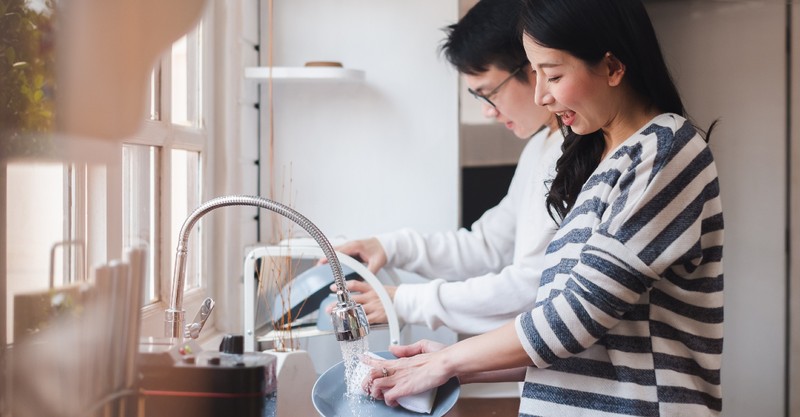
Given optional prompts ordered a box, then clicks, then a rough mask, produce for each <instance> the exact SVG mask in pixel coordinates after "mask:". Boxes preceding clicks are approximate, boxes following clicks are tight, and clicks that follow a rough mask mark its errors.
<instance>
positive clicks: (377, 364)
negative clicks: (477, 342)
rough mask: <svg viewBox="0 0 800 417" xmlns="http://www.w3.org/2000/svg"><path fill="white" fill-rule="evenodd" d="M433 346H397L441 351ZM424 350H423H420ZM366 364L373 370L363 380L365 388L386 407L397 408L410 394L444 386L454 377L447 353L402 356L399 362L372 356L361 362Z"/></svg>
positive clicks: (418, 344)
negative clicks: (401, 399) (449, 366)
mask: <svg viewBox="0 0 800 417" xmlns="http://www.w3.org/2000/svg"><path fill="white" fill-rule="evenodd" d="M429 343H430V344H421V343H420V342H418V343H416V344H415V345H417V346H416V347H412V346H415V345H411V346H405V347H397V348H401V349H399V350H403V349H402V348H406V347H408V348H411V349H409V352H411V351H414V350H415V349H424V348H433V349H436V348H441V347H442V346H440V345H439V344H438V343H434V342H429ZM420 351H421V350H420ZM362 361H363V362H364V363H366V364H367V365H369V366H370V367H372V370H371V371H370V373H369V374H368V375H367V377H366V378H365V379H364V382H363V384H362V388H363V389H364V391H365V392H367V393H369V395H370V396H372V397H373V398H375V399H378V400H380V399H382V400H383V401H384V402H385V403H386V405H388V406H390V407H396V406H397V405H398V402H397V399H398V398H401V397H405V396H408V395H413V394H417V393H420V392H423V391H427V390H429V389H432V388H436V387H438V386H440V385H443V384H444V383H445V382H447V380H449V379H450V378H451V377H453V376H454V375H453V372H452V371H451V370H449V368H448V364H449V361H448V360H447V355H446V354H445V351H444V350H439V351H435V352H432V353H419V354H417V355H415V356H410V357H402V358H399V359H396V360H380V359H373V358H370V357H364V358H363V359H362Z"/></svg>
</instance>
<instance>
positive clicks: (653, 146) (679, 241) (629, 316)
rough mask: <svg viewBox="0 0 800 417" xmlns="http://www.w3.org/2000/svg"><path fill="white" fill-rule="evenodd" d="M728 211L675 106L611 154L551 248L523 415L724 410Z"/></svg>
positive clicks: (699, 145)
mask: <svg viewBox="0 0 800 417" xmlns="http://www.w3.org/2000/svg"><path fill="white" fill-rule="evenodd" d="M722 242H723V222H722V207H721V204H720V197H719V183H718V178H717V171H716V167H715V165H714V160H713V157H712V156H711V152H710V150H709V148H708V146H707V144H706V143H705V141H704V140H703V139H702V137H700V135H698V133H697V131H696V130H695V128H694V127H693V126H692V125H691V124H690V123H688V122H687V121H686V120H685V119H684V118H682V117H680V116H678V115H675V114H662V115H660V116H658V117H656V118H655V119H653V120H652V121H651V122H650V123H648V124H647V125H646V126H645V127H644V128H643V129H642V130H641V131H640V132H638V133H637V134H636V135H634V136H632V137H631V138H629V139H628V140H627V141H625V143H623V144H622V145H621V146H620V147H619V148H618V149H617V150H615V152H614V153H613V154H612V155H611V156H610V157H609V158H606V159H605V160H604V161H603V162H602V163H601V164H600V165H599V166H598V168H597V170H596V171H595V172H594V174H593V175H592V176H591V178H590V179H589V180H588V181H587V182H586V184H585V185H584V187H583V190H582V191H581V193H580V195H579V196H578V199H577V201H576V204H575V206H574V208H573V210H572V211H571V212H570V213H569V214H568V215H567V217H566V218H565V219H564V221H563V222H562V225H561V228H560V229H559V231H558V232H557V233H556V235H555V237H554V238H553V241H552V242H551V244H550V245H549V247H548V249H547V255H546V269H545V271H544V272H543V275H542V280H541V284H540V287H539V291H538V294H537V299H536V301H537V304H536V307H535V308H534V310H532V311H530V312H526V313H523V314H521V315H519V316H518V317H517V319H516V328H517V334H518V336H519V338H520V341H521V342H522V345H523V347H524V348H525V350H526V351H527V352H528V355H530V357H531V358H532V359H533V362H534V364H535V366H534V367H530V368H529V369H528V372H527V376H526V378H525V385H524V388H523V392H522V401H521V404H520V416H573V415H590V416H621V415H626V416H627V415H634V416H693V417H697V416H708V415H712V416H713V415H719V413H720V411H721V408H722V396H721V387H720V363H721V355H722V321H723V297H722V290H723V280H722Z"/></svg>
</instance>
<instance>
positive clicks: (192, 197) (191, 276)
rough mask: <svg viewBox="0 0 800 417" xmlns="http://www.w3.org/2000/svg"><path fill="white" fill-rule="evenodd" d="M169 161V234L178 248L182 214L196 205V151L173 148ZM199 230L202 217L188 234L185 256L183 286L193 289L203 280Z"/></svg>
mask: <svg viewBox="0 0 800 417" xmlns="http://www.w3.org/2000/svg"><path fill="white" fill-rule="evenodd" d="M171 155H172V160H171V165H172V180H171V181H172V184H171V185H172V191H171V193H170V194H171V198H172V200H171V207H172V216H171V218H172V221H171V224H172V226H171V227H170V230H171V232H170V236H172V240H171V241H172V245H171V246H170V247H171V248H173V250H174V249H175V248H177V247H178V238H179V234H180V230H181V226H183V222H184V221H185V220H186V217H188V216H189V214H190V213H191V212H192V211H194V209H196V208H197V206H199V205H200V195H201V194H200V192H201V189H200V178H201V172H200V152H193V151H186V150H181V149H173V150H172V152H171ZM202 230H203V222H202V220H201V221H199V222H197V223H196V224H195V225H194V227H193V228H192V230H191V232H190V234H189V246H188V256H187V259H186V282H185V288H186V289H187V290H188V289H191V288H197V287H199V286H202V285H203V284H204V283H203V282H202V280H201V269H200V265H201V261H202V247H201V246H200V242H201V241H202V240H201V236H202ZM174 262H175V259H172V269H171V270H173V269H174V267H175V265H174Z"/></svg>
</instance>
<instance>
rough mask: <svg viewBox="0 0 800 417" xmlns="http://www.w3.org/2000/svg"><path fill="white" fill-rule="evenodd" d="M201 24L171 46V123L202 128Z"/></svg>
mask: <svg viewBox="0 0 800 417" xmlns="http://www.w3.org/2000/svg"><path fill="white" fill-rule="evenodd" d="M201 39H202V24H201V25H198V26H197V28H196V29H195V30H194V31H192V32H190V33H189V34H188V35H186V36H184V37H182V38H181V39H179V40H178V41H177V42H175V43H174V44H173V45H172V55H171V61H172V80H171V81H172V96H171V102H172V107H171V111H172V113H171V114H172V123H174V124H178V125H183V126H191V127H200V125H201V123H200V118H199V114H200V109H201V107H202V103H201V100H200V97H201V96H202V94H201V83H200V80H202V79H203V78H202V73H201V63H202V48H201Z"/></svg>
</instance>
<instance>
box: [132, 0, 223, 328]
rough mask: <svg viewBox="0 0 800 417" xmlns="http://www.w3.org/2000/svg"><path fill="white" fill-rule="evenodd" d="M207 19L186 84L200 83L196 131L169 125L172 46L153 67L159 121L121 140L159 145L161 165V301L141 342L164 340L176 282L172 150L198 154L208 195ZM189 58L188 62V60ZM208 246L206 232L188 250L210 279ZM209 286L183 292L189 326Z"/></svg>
mask: <svg viewBox="0 0 800 417" xmlns="http://www.w3.org/2000/svg"><path fill="white" fill-rule="evenodd" d="M209 9H211V8H209ZM210 20H211V18H210V16H209V13H208V12H207V13H206V15H205V16H204V17H203V19H202V20H201V21H200V24H202V25H203V28H202V30H201V31H200V33H201V36H202V39H201V40H200V45H201V46H200V47H201V49H202V50H201V52H200V53H201V57H202V60H201V61H200V66H199V68H198V70H199V74H196V73H194V72H193V71H190V74H188V78H189V80H190V82H192V78H193V77H198V76H199V80H197V78H194V79H195V80H197V81H198V85H199V86H200V92H201V94H200V95H197V96H196V97H195V94H194V91H191V92H187V97H188V98H189V99H195V100H196V103H195V104H194V106H190V107H194V108H196V109H197V112H198V114H197V115H196V126H187V125H183V124H175V123H172V72H171V64H172V62H171V61H172V60H171V51H172V48H171V47H170V48H169V49H168V50H167V51H166V52H165V53H164V54H163V55H162V57H161V58H160V60H159V61H158V62H157V63H156V65H155V66H154V68H153V70H154V71H155V75H156V76H155V77H154V78H155V82H156V85H155V87H154V88H153V90H154V91H155V92H156V93H157V94H158V95H159V96H158V97H156V100H155V101H154V102H155V103H156V105H157V108H156V109H154V112H153V113H154V114H155V115H156V116H157V117H156V118H157V119H158V120H151V119H149V116H150V112H149V111H148V112H146V114H147V115H148V120H145V121H144V123H143V124H142V128H141V129H140V131H139V132H138V133H137V134H135V135H133V136H132V137H130V138H128V139H126V140H125V141H124V142H125V144H132V145H148V146H157V147H158V148H159V149H160V151H159V153H160V155H161V157H160V158H159V164H160V165H159V170H158V178H157V183H158V188H159V191H158V196H159V197H158V203H157V209H156V210H157V212H156V213H155V215H156V221H157V224H158V228H159V231H158V241H159V247H160V250H159V251H158V253H157V254H154V258H153V260H152V261H153V262H157V264H156V265H158V268H156V269H157V274H158V278H157V280H156V285H157V288H158V291H157V293H158V294H159V297H158V301H156V302H154V303H150V304H147V305H144V306H143V307H142V311H141V314H142V323H141V324H142V325H141V335H142V336H143V337H148V336H152V337H163V336H164V311H165V310H166V309H167V308H168V307H169V303H170V298H171V291H172V281H173V278H174V277H173V264H174V262H175V248H173V247H171V245H170V242H171V240H172V238H173V236H172V234H173V233H177V231H174V232H173V231H171V226H172V224H171V222H172V219H171V218H170V213H171V209H172V207H171V206H172V203H171V199H170V198H169V196H171V195H172V184H171V180H170V176H171V174H170V173H171V172H172V151H173V150H184V151H188V152H198V153H199V154H200V161H199V163H200V165H199V171H200V174H201V175H202V177H201V178H200V179H199V181H200V184H201V189H200V200H201V201H203V200H204V199H205V195H206V194H207V193H208V188H209V187H207V186H206V185H207V184H209V181H208V180H207V179H208V178H210V176H209V174H208V172H209V171H208V169H207V166H208V164H209V159H210V154H211V152H210V151H211V149H212V147H211V145H210V142H211V139H210V138H211V132H210V130H209V129H208V125H207V123H206V120H208V116H209V112H210V110H211V109H209V106H207V105H206V104H207V103H211V102H212V95H213V84H212V83H211V80H210V74H212V71H210V70H209V69H210V68H211V65H212V61H211V59H210V57H211V55H212V53H211V46H212V38H211V32H212V30H209V29H210V26H211V25H210ZM193 33H196V32H195V29H192V31H191V32H190V35H188V37H189V39H188V40H189V41H191V39H192V38H193V37H194V36H192V34H193ZM189 59H192V58H191V56H190V57H189ZM147 95H148V97H147V100H146V102H147V103H148V104H149V103H151V102H153V100H152V99H153V97H151V89H150V87H148V91H147ZM195 106H196V107H195ZM192 111H193V110H192V109H191V108H187V116H188V117H187V118H189V119H191V118H192ZM201 221H202V220H201ZM197 228H198V227H197V226H195V228H194V229H193V230H192V232H191V233H192V235H194V234H195V233H198V230H196V229H197ZM208 241H209V239H208V238H207V234H205V233H204V234H203V235H201V239H200V246H201V247H199V248H192V247H190V248H189V250H190V251H197V252H198V253H199V254H201V265H200V268H201V275H202V276H210V274H208V271H209V270H210V268H211V265H210V264H209V258H208V257H207V256H203V255H204V254H205V253H206V252H207V249H206V247H207V245H208ZM213 285H214V284H213V282H212V281H211V280H210V279H204V280H201V282H200V285H199V287H194V288H189V289H187V290H185V292H184V296H183V306H182V308H183V309H184V310H185V312H186V313H185V317H184V319H185V320H186V321H187V322H188V321H189V320H191V319H192V317H194V313H195V312H196V311H198V310H199V308H200V304H201V303H202V302H203V300H205V298H207V297H208V296H209V295H210V294H211V293H212V291H213ZM206 326H207V327H212V326H213V315H212V317H211V318H210V319H209V322H207V323H206Z"/></svg>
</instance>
